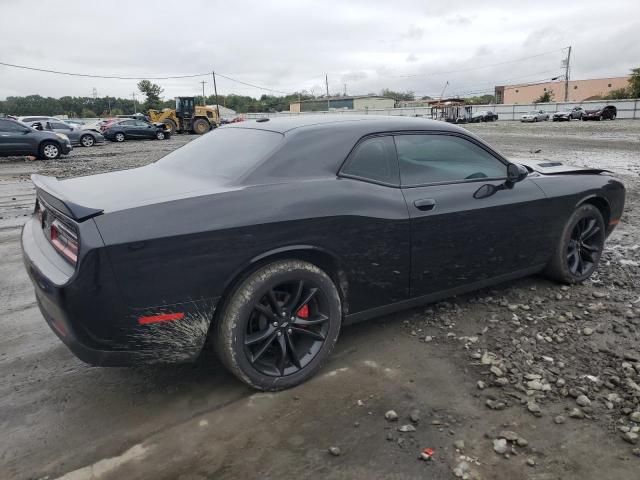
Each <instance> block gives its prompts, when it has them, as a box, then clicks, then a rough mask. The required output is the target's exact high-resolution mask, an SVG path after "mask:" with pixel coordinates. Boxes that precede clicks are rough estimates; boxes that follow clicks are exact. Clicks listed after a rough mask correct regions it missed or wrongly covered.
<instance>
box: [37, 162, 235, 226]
mask: <svg viewBox="0 0 640 480" xmlns="http://www.w3.org/2000/svg"><path fill="white" fill-rule="evenodd" d="M31 179H32V180H33V182H34V184H35V185H36V188H37V189H38V191H39V192H40V191H43V192H44V193H45V195H46V196H47V197H53V198H54V200H55V203H56V204H59V205H61V206H62V208H61V210H62V211H63V212H64V213H67V214H68V215H70V216H71V217H73V218H75V219H76V220H83V219H86V218H89V217H92V216H95V215H99V214H101V213H110V212H115V211H120V210H126V209H130V208H136V207H141V206H144V205H150V204H154V203H164V202H169V201H173V200H180V199H183V198H189V197H195V196H200V195H210V194H215V193H222V192H228V191H232V190H237V189H239V187H229V186H226V185H224V184H223V182H222V181H216V179H215V178H211V177H196V176H193V175H189V174H185V173H182V172H180V171H177V170H174V169H171V168H167V167H161V166H159V165H158V164H151V165H147V166H145V167H140V168H134V169H131V170H122V171H118V172H110V173H102V174H99V175H90V176H86V177H76V178H71V179H68V180H57V179H56V178H54V177H45V176H42V175H32V177H31Z"/></svg>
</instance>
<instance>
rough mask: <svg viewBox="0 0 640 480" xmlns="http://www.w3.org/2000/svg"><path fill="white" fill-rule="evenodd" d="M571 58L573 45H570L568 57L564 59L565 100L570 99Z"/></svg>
mask: <svg viewBox="0 0 640 480" xmlns="http://www.w3.org/2000/svg"><path fill="white" fill-rule="evenodd" d="M570 60H571V45H569V51H568V52H567V59H566V60H565V61H564V62H565V66H564V101H565V102H568V101H569V61H570Z"/></svg>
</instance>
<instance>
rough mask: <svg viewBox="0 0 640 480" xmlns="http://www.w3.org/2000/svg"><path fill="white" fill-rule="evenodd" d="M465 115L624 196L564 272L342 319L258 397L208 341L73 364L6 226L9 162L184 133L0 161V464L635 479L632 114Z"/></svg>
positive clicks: (110, 158)
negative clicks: (584, 256) (613, 183)
mask: <svg viewBox="0 0 640 480" xmlns="http://www.w3.org/2000/svg"><path fill="white" fill-rule="evenodd" d="M469 128H470V129H471V130H472V131H474V132H475V133H477V134H478V135H480V136H481V137H483V138H484V139H486V140H487V141H488V142H489V143H491V144H492V145H494V146H495V147H496V148H498V149H500V150H501V151H502V152H503V153H504V154H506V155H507V156H508V157H510V158H513V159H517V158H531V157H535V158H545V159H553V160H562V161H566V162H567V163H572V164H577V165H593V166H601V167H604V168H609V169H611V170H614V171H615V172H617V174H618V175H619V177H620V178H621V179H622V180H623V181H624V182H625V184H626V185H627V206H626V208H625V214H624V216H623V218H622V221H621V223H620V225H619V227H618V228H617V229H616V231H615V232H614V233H613V235H612V236H611V237H610V238H609V240H608V243H607V248H606V251H605V253H604V256H603V259H602V261H601V265H600V268H599V270H598V272H597V274H596V275H595V276H594V277H593V279H592V280H590V281H588V282H586V283H585V284H583V285H579V286H572V287H566V286H560V285H557V284H554V283H552V282H549V281H547V280H545V279H544V278H542V277H538V276H535V277H529V278H525V279H522V280H520V281H517V282H511V283H509V284H505V285H501V286H499V287H496V288H494V289H490V290H484V291H480V292H475V293H473V294H469V295H464V296H460V297H456V298H452V299H449V300H447V301H445V302H440V303H438V304H435V305H430V306H427V307H426V308H418V309H414V310H409V311H406V312H402V313H398V314H395V315H391V316H386V317H383V318H380V319H377V320H374V321H371V322H367V323H364V324H360V325H356V326H352V327H349V328H347V329H345V331H344V332H343V334H342V335H341V337H340V339H339V341H338V344H337V346H336V350H335V352H334V355H333V357H332V359H331V361H330V362H329V363H328V365H327V366H326V367H325V369H324V370H323V371H322V372H321V373H320V374H319V375H318V376H317V377H316V378H314V379H313V380H311V381H310V382H308V383H306V384H304V385H302V386H300V387H297V388H295V389H292V390H289V391H286V392H281V393H278V394H261V393H254V392H252V391H250V390H248V389H247V388H246V387H244V386H243V385H242V384H240V383H239V382H238V381H237V380H235V378H233V377H232V376H230V375H229V374H227V373H226V372H225V371H224V370H223V369H222V367H221V366H220V365H219V364H218V363H217V361H216V360H215V359H214V358H213V356H212V354H211V352H205V354H204V355H203V357H202V358H201V359H200V360H199V361H198V363H196V364H194V365H179V366H171V365H169V366H154V367H139V368H128V369H124V368H112V369H108V368H96V367H90V366H87V365H85V364H83V363H82V362H80V361H79V360H77V359H76V358H75V357H73V356H72V355H71V353H69V352H68V351H67V349H66V347H64V346H63V345H62V344H61V343H60V342H59V341H58V339H57V338H56V337H55V335H54V334H53V333H52V332H51V331H50V330H49V328H48V327H47V326H46V325H45V323H44V321H43V320H42V318H41V316H40V314H39V312H38V310H37V308H36V307H35V304H34V297H33V291H32V288H31V285H30V283H29V281H28V279H27V276H26V274H25V272H24V267H23V265H22V261H21V254H20V248H19V242H18V239H19V227H20V226H21V225H22V223H23V222H24V220H25V218H26V217H25V216H26V215H29V213H30V211H31V209H32V208H33V201H34V197H33V189H32V187H31V184H30V182H29V181H28V175H29V174H31V173H34V172H37V173H42V174H47V175H56V176H58V177H60V178H63V177H69V176H75V175H85V174H92V173H98V172H102V171H109V170H118V169H122V168H130V167H134V166H138V165H144V164H146V163H148V162H150V161H153V160H155V159H157V158H159V157H161V156H162V155H164V154H166V153H167V152H169V151H171V150H173V149H174V148H177V147H179V146H180V145H182V144H184V143H185V142H187V141H189V140H191V139H192V137H187V136H176V137H173V138H172V139H171V140H168V141H164V142H154V141H149V142H137V143H134V142H126V143H124V144H107V145H104V146H101V147H95V148H92V149H81V148H76V149H75V150H74V151H73V152H72V154H71V155H70V156H69V157H67V158H65V159H62V160H60V161H56V162H40V161H37V162H29V161H24V160H23V159H9V160H6V159H5V160H4V161H2V160H0V255H1V258H2V259H3V260H2V264H1V269H0V273H1V275H0V305H1V306H2V307H0V308H2V310H3V313H4V315H2V320H0V376H1V378H3V379H4V381H3V382H2V383H0V478H3V479H5V478H6V479H27V478H29V479H31V478H34V479H35V478H51V479H53V478H57V477H60V476H62V478H65V479H67V480H69V479H83V478H100V479H111V478H114V479H115V478H118V479H121V478H127V479H147V478H155V479H165V478H166V479H182V480H194V479H214V478H215V479H219V478H222V479H226V478H229V479H231V478H274V479H277V478H293V477H296V478H345V479H347V478H349V479H352V478H361V479H371V478H397V479H401V478H402V479H405V478H406V479H409V478H423V477H426V478H456V477H459V478H483V479H505V480H507V479H508V480H512V479H520V478H531V479H540V480H542V479H545V480H546V479H574V478H575V479H581V480H584V479H602V478H607V479H618V478H619V479H630V478H637V476H638V471H639V469H640V450H639V448H640V442H639V441H638V434H639V433H640V432H639V430H640V413H638V412H639V411H640V266H639V264H640V215H639V214H638V208H637V207H638V204H639V203H640V177H639V174H640V122H632V121H616V122H571V123H561V124H556V123H539V124H520V123H517V122H498V123H494V124H480V125H471V126H470V127H469ZM634 207H635V208H634ZM390 410H393V411H394V412H395V415H393V414H392V413H391V412H389V411H390ZM396 416H397V418H395V417H396ZM424 448H431V449H433V456H432V457H431V459H430V460H426V461H424V460H420V459H419V458H418V457H419V455H420V452H421V451H422V450H423V449H424ZM330 449H331V451H330Z"/></svg>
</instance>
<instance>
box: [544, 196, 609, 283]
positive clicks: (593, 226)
mask: <svg viewBox="0 0 640 480" xmlns="http://www.w3.org/2000/svg"><path fill="white" fill-rule="evenodd" d="M604 229H605V226H604V220H603V219H602V214H601V213H600V210H598V209H597V208H596V207H595V206H593V205H590V204H585V205H582V206H580V207H578V208H577V209H576V211H575V212H573V215H571V217H570V218H569V221H568V222H567V224H566V225H565V227H564V229H563V231H562V236H561V237H560V242H559V244H558V246H557V247H556V250H555V252H554V254H553V257H552V258H551V261H550V262H549V264H548V265H547V268H546V270H545V273H546V274H547V275H548V276H549V277H551V278H553V279H555V280H558V281H560V282H565V283H579V282H583V281H584V280H586V279H587V278H589V277H590V276H591V275H592V274H593V272H594V271H595V269H596V267H597V266H598V262H599V261H600V256H601V255H602V250H603V248H604V239H605V231H604Z"/></svg>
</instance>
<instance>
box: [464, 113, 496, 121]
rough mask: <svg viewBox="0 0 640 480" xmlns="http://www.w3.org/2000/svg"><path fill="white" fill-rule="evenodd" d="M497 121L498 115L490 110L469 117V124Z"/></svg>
mask: <svg viewBox="0 0 640 480" xmlns="http://www.w3.org/2000/svg"><path fill="white" fill-rule="evenodd" d="M496 120H498V114H497V113H493V112H492V111H490V110H482V111H480V112H475V113H474V114H472V115H471V120H470V122H471V123H476V122H495V121H496Z"/></svg>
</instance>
